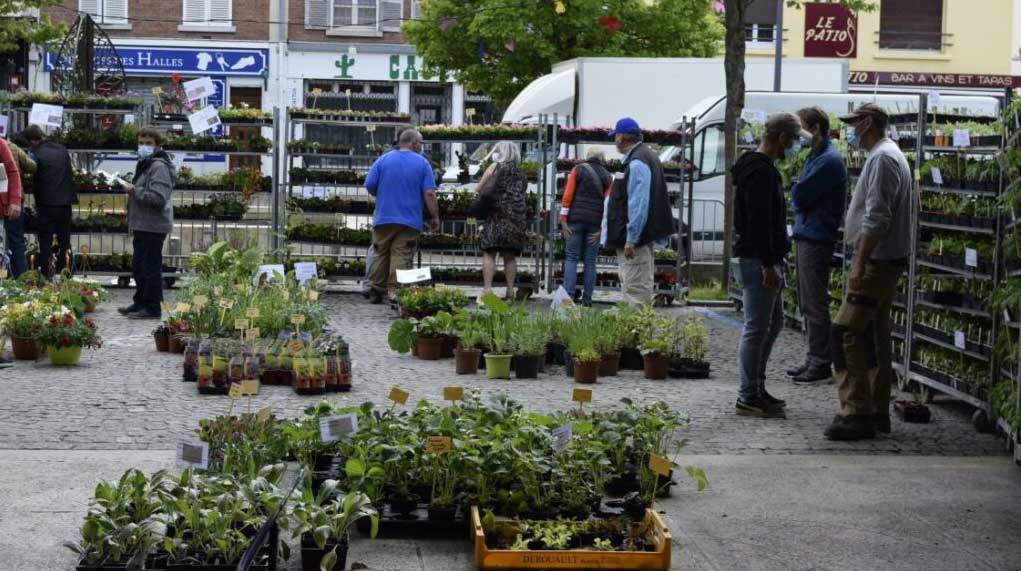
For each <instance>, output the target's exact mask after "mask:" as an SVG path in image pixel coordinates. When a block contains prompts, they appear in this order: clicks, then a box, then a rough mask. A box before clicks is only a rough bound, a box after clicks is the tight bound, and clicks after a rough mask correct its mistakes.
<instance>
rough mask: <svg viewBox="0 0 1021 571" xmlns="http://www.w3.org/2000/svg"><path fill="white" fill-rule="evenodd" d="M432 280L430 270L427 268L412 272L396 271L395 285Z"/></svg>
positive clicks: (416, 269)
mask: <svg viewBox="0 0 1021 571" xmlns="http://www.w3.org/2000/svg"><path fill="white" fill-rule="evenodd" d="M431 279H433V273H432V270H430V269H429V268H427V267H426V268H415V269H413V270H397V283H399V284H417V283H421V282H427V281H429V280H431Z"/></svg>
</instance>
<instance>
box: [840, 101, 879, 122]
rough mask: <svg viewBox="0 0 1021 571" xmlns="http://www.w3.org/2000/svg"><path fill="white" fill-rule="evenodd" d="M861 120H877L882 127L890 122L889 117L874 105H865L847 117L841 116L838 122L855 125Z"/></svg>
mask: <svg viewBox="0 0 1021 571" xmlns="http://www.w3.org/2000/svg"><path fill="white" fill-rule="evenodd" d="M862 119H877V120H879V122H880V123H882V124H883V125H886V124H887V123H889V122H890V116H889V115H888V114H887V113H886V110H884V109H883V108H882V107H880V106H878V105H876V104H875V103H866V104H864V105H862V106H861V107H859V108H857V109H855V110H854V111H852V112H851V113H848V114H847V115H841V116H840V120H841V121H843V122H844V123H857V122H858V121H861V120H862Z"/></svg>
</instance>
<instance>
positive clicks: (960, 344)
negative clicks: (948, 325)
mask: <svg viewBox="0 0 1021 571" xmlns="http://www.w3.org/2000/svg"><path fill="white" fill-rule="evenodd" d="M954 347H957V348H958V349H967V348H968V343H967V342H966V341H965V338H964V331H954Z"/></svg>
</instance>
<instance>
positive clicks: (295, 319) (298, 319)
mask: <svg viewBox="0 0 1021 571" xmlns="http://www.w3.org/2000/svg"><path fill="white" fill-rule="evenodd" d="M291 323H292V324H293V325H294V331H295V332H297V333H298V335H301V325H302V324H303V323H305V316H304V315H302V314H300V313H295V314H294V315H292V316H291Z"/></svg>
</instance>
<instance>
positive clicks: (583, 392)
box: [571, 389, 592, 402]
mask: <svg viewBox="0 0 1021 571" xmlns="http://www.w3.org/2000/svg"><path fill="white" fill-rule="evenodd" d="M571 400H573V401H574V402H592V389H574V393H573V394H572V395H571Z"/></svg>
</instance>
